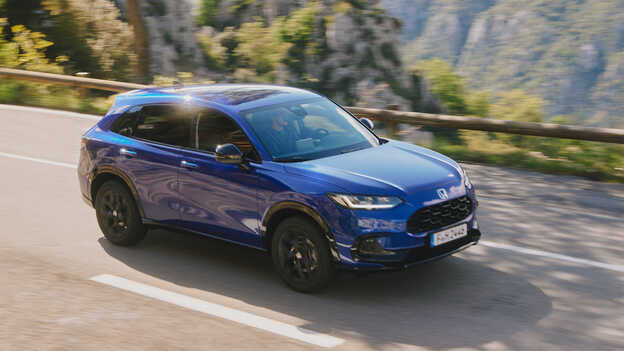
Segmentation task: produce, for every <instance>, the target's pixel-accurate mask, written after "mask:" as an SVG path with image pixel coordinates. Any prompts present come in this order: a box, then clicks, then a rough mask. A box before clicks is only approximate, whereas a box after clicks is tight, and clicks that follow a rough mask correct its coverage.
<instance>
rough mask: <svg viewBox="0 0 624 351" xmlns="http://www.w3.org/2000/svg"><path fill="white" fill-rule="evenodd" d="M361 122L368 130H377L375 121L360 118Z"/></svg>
mask: <svg viewBox="0 0 624 351" xmlns="http://www.w3.org/2000/svg"><path fill="white" fill-rule="evenodd" d="M360 122H362V124H363V125H364V126H365V127H366V128H368V130H373V128H375V125H374V124H373V121H371V120H370V119H368V118H366V117H364V118H360Z"/></svg>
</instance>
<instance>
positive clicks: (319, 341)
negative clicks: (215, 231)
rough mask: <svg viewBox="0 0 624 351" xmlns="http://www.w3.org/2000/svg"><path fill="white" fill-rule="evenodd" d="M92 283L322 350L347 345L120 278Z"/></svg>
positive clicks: (103, 278) (102, 278) (101, 278)
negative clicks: (304, 343)
mask: <svg viewBox="0 0 624 351" xmlns="http://www.w3.org/2000/svg"><path fill="white" fill-rule="evenodd" d="M89 280H92V281H95V282H98V283H102V284H106V285H110V286H113V287H116V288H119V289H122V290H126V291H130V292H133V293H136V294H139V295H143V296H147V297H151V298H153V299H157V300H161V301H164V302H168V303H170V304H173V305H176V306H180V307H184V308H188V309H190V310H193V311H197V312H202V313H205V314H209V315H211V316H215V317H219V318H223V319H227V320H229V321H232V322H236V323H240V324H244V325H247V326H250V327H254V328H257V329H261V330H264V331H268V332H271V333H274V334H278V335H281V336H285V337H289V338H292V339H296V340H299V341H303V342H306V343H308V344H312V345H316V346H320V347H325V348H331V347H335V346H338V345H341V344H343V343H344V342H345V340H344V339H340V338H336V337H333V336H331V335H327V334H321V333H317V332H315V331H311V330H307V329H303V328H299V327H295V326H293V325H290V324H286V323H282V322H278V321H276V320H272V319H269V318H264V317H260V316H256V315H254V314H251V313H247V312H243V311H239V310H235V309H233V308H229V307H225V306H221V305H217V304H214V303H210V302H206V301H203V300H200V299H196V298H193V297H189V296H186V295H182V294H178V293H174V292H171V291H168V290H163V289H160V288H156V287H153V286H149V285H145V284H141V283H137V282H135V281H132V280H128V279H124V278H121V277H117V276H114V275H111V274H102V275H98V276H95V277H92V278H90V279H89Z"/></svg>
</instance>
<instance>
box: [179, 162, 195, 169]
mask: <svg viewBox="0 0 624 351" xmlns="http://www.w3.org/2000/svg"><path fill="white" fill-rule="evenodd" d="M180 166H182V167H183V168H189V169H194V168H197V167H198V166H197V163H193V162H189V161H182V162H180Z"/></svg>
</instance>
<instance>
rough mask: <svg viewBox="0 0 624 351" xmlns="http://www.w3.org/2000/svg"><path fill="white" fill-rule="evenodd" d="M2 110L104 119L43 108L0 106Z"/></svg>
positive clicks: (94, 119) (93, 119)
mask: <svg viewBox="0 0 624 351" xmlns="http://www.w3.org/2000/svg"><path fill="white" fill-rule="evenodd" d="M1 110H8V111H27V112H39V113H45V114H49V115H55V116H62V117H70V118H83V119H89V120H92V121H99V120H101V119H102V117H99V116H96V115H88V114H85V113H78V112H69V111H59V110H50V109H47V108H42V107H30V106H17V105H0V111H1ZM32 116H38V115H34V114H33V115H32Z"/></svg>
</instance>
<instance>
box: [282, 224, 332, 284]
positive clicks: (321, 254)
mask: <svg viewBox="0 0 624 351" xmlns="http://www.w3.org/2000/svg"><path fill="white" fill-rule="evenodd" d="M271 251H272V257H273V264H274V266H275V269H276V270H277V273H278V274H279V275H280V277H281V278H282V280H284V282H286V284H288V286H290V287H291V288H293V289H294V290H296V291H299V292H314V291H319V290H321V289H323V288H324V287H326V286H327V285H328V284H329V282H330V280H331V278H332V277H333V275H334V266H333V263H332V260H331V253H330V250H329V245H328V243H327V239H325V238H324V237H323V234H322V233H321V231H320V229H319V228H318V226H317V225H316V223H314V222H312V221H310V220H308V219H306V218H304V217H291V218H287V219H285V220H284V221H283V222H282V223H280V224H279V226H278V227H277V229H276V230H275V234H274V235H273V242H272V244H271Z"/></svg>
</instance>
